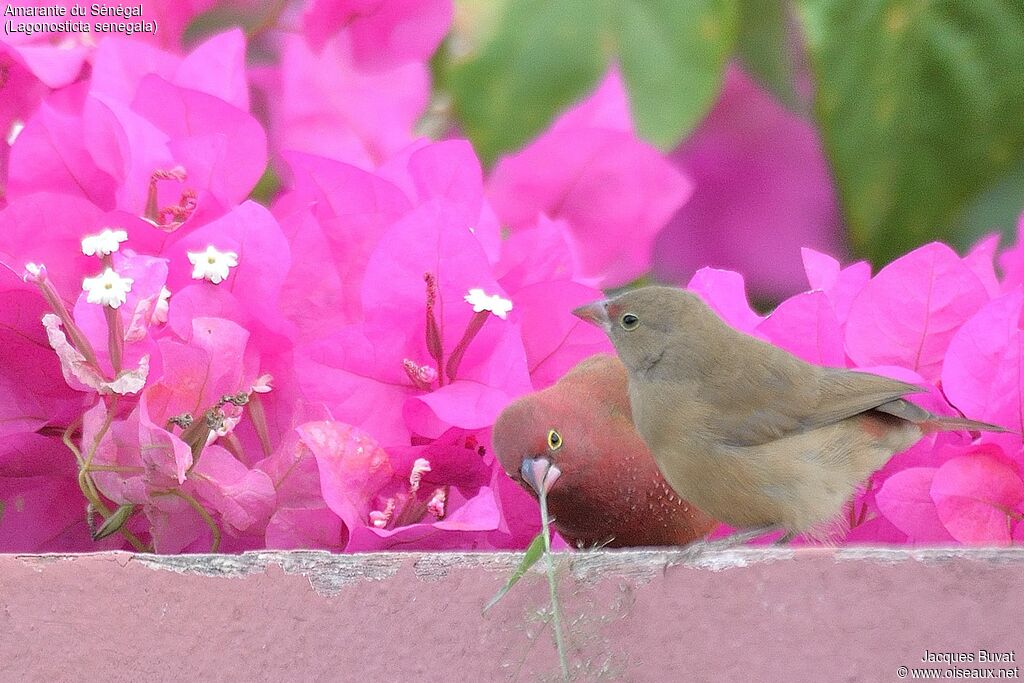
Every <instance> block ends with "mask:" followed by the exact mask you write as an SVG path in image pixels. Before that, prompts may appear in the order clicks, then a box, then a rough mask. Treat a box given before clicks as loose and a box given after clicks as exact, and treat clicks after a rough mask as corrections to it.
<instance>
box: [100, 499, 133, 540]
mask: <svg viewBox="0 0 1024 683" xmlns="http://www.w3.org/2000/svg"><path fill="white" fill-rule="evenodd" d="M134 511H135V506H134V505H133V504H131V503H125V504H124V505H122V506H120V507H119V508H117V510H115V511H114V514H112V515H110V516H109V517H107V519H106V520H105V521H104V522H103V524H101V525H100V528H99V529H97V530H96V533H94V534H93V535H92V540H94V541H102V540H103V539H104V538H106V537H107V536H111V535H113V534H116V533H117V532H118V531H120V530H121V527H123V526H124V523H125V522H127V521H128V518H129V517H131V516H132V513H133V512H134Z"/></svg>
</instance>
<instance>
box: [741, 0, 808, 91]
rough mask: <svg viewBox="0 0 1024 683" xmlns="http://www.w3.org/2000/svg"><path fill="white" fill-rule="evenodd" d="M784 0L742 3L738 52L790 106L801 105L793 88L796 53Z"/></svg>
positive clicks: (759, 78) (763, 83)
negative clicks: (793, 48)
mask: <svg viewBox="0 0 1024 683" xmlns="http://www.w3.org/2000/svg"><path fill="white" fill-rule="evenodd" d="M787 6H788V3H787V2H786V1H785V0H744V2H741V3H740V7H739V9H740V19H739V34H738V36H737V40H736V53H737V56H738V57H739V59H740V62H741V63H742V64H743V69H744V71H746V72H747V73H748V74H750V75H751V76H753V77H754V78H755V79H757V81H758V82H759V83H760V84H761V86H762V87H764V88H767V89H768V91H769V92H771V93H772V94H773V95H774V96H775V98H776V99H777V100H778V101H779V102H781V103H782V104H783V105H785V106H786V107H788V108H790V109H794V110H795V109H796V108H797V106H798V105H799V102H798V99H797V95H796V91H795V90H794V89H793V72H794V68H793V54H792V47H791V45H790V39H789V29H788V21H789V17H788V16H787V14H786V7H787Z"/></svg>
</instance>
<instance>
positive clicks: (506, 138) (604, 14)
mask: <svg viewBox="0 0 1024 683" xmlns="http://www.w3.org/2000/svg"><path fill="white" fill-rule="evenodd" d="M467 4H468V5H469V6H471V7H474V8H475V7H476V6H477V5H479V2H473V1H471V0H462V2H461V3H460V5H459V6H460V7H463V6H466V5H467ZM501 9H502V14H500V15H499V16H498V18H495V17H494V16H493V15H488V20H487V22H486V26H487V28H486V30H483V31H482V32H481V33H482V34H483V35H479V34H474V35H472V37H471V38H470V40H469V41H468V42H469V43H470V44H469V45H468V46H466V47H462V48H460V47H459V42H460V40H459V38H458V33H459V26H460V22H459V21H458V20H457V21H456V36H455V40H454V45H450V46H449V49H448V52H449V55H450V63H449V65H448V68H447V70H446V71H444V73H443V74H442V75H441V77H439V78H438V82H441V83H444V84H446V86H447V87H448V88H449V90H450V93H451V96H452V102H453V107H454V110H455V113H456V114H457V117H458V119H459V121H460V122H461V124H462V128H463V130H464V131H465V132H466V134H467V135H468V136H469V138H470V139H471V140H472V141H473V143H474V145H475V147H476V149H477V152H478V153H479V154H480V156H481V157H482V158H483V159H484V161H485V162H490V161H493V159H494V158H495V157H496V156H497V155H498V154H500V153H501V152H504V151H507V150H511V149H517V148H519V147H520V146H522V145H523V144H524V143H525V142H526V141H528V140H529V139H530V138H532V137H533V136H534V135H536V134H537V133H539V132H540V131H541V130H543V129H544V128H545V127H546V126H547V125H548V124H550V123H551V121H552V119H554V117H555V116H556V115H557V114H558V113H559V112H561V111H563V110H564V109H566V108H567V107H568V106H569V105H571V104H573V103H574V102H576V101H578V100H579V99H580V98H581V97H583V96H584V95H585V94H587V93H588V92H590V91H591V90H592V89H593V88H594V86H595V85H596V83H597V81H598V79H599V78H600V76H601V75H602V74H603V73H604V72H605V70H606V69H607V68H608V65H609V62H610V61H612V60H615V61H618V62H620V63H621V66H622V72H623V76H624V78H625V81H626V87H627V89H628V90H629V97H630V106H631V109H632V111H633V115H634V118H635V120H636V125H637V129H638V130H639V132H640V134H641V135H643V136H645V137H647V138H648V139H650V140H651V141H652V142H654V143H655V144H656V145H658V146H660V147H662V148H671V147H673V146H674V145H675V144H676V143H677V142H678V141H679V140H680V139H681V138H682V137H684V136H685V135H686V134H687V133H688V132H689V131H690V130H692V128H693V127H694V126H695V125H696V124H697V123H698V122H699V121H700V119H701V118H702V117H703V116H704V114H705V113H706V112H707V110H708V109H709V108H710V106H711V105H712V103H713V102H714V100H715V98H716V96H717V95H718V91H719V89H720V87H721V81H722V74H723V70H724V68H725V63H726V60H727V59H728V56H729V54H730V52H731V51H732V47H733V45H734V43H735V38H736V32H737V24H738V12H737V10H736V0H686V1H685V2H681V1H679V0H515V1H514V2H508V3H505V4H504V5H503V6H502V8H501ZM457 16H458V13H457Z"/></svg>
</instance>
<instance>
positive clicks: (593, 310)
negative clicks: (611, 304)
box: [572, 301, 611, 332]
mask: <svg viewBox="0 0 1024 683" xmlns="http://www.w3.org/2000/svg"><path fill="white" fill-rule="evenodd" d="M572 314H573V315H574V316H576V317H577V318H579V319H580V320H586V321H587V322H588V323H592V324H594V325H597V326H598V327H600V328H601V329H602V330H604V331H605V332H607V331H608V330H609V329H610V328H611V321H610V320H609V319H608V302H607V301H595V302H594V303H592V304H586V305H585V306H580V307H579V308H575V309H573V312H572Z"/></svg>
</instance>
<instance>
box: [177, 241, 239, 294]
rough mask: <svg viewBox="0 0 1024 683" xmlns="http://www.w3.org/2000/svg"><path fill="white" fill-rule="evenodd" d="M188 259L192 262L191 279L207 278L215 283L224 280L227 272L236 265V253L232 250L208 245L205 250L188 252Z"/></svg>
mask: <svg viewBox="0 0 1024 683" xmlns="http://www.w3.org/2000/svg"><path fill="white" fill-rule="evenodd" d="M188 260H189V261H191V262H192V266H193V267H192V279H193V280H209V281H210V282H212V283H213V284H215V285H218V284H220V283H221V282H224V280H226V279H227V278H228V273H229V272H230V270H231V269H232V268H234V267H235V266H237V265H238V254H236V253H235V252H233V251H217V249H216V248H215V247H214V246H213V245H210V246H208V247H206V251H190V252H188Z"/></svg>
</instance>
